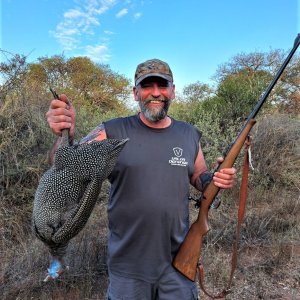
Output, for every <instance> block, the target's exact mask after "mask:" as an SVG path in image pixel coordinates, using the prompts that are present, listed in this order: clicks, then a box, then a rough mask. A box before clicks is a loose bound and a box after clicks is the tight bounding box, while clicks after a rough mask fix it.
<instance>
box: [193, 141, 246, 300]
mask: <svg viewBox="0 0 300 300" xmlns="http://www.w3.org/2000/svg"><path fill="white" fill-rule="evenodd" d="M250 144H251V139H250V137H249V136H248V137H247V139H246V141H245V146H246V153H245V157H244V164H243V175H242V182H241V188H240V199H239V210H238V220H237V226H236V233H235V240H234V242H233V250H232V258H231V272H230V277H229V281H228V285H227V288H226V289H224V290H223V291H222V292H220V293H219V294H217V295H212V294H211V293H209V292H207V291H206V289H205V287H204V268H203V265H202V263H201V261H200V262H199V264H198V266H197V270H198V280H199V285H200V288H201V290H202V291H203V292H204V294H205V295H207V296H208V297H210V298H211V299H221V298H224V297H225V296H226V295H227V294H229V293H230V292H231V290H230V288H231V284H232V280H233V274H234V271H235V269H236V267H237V259H238V244H239V239H240V231H241V225H242V223H243V219H244V215H245V208H246V202H247V192H248V174H249V147H250Z"/></svg>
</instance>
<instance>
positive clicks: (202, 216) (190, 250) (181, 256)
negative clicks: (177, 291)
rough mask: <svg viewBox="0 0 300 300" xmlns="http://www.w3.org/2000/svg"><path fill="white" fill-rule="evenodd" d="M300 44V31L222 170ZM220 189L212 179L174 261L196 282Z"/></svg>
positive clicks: (233, 157)
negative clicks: (202, 249)
mask: <svg viewBox="0 0 300 300" xmlns="http://www.w3.org/2000/svg"><path fill="white" fill-rule="evenodd" d="M299 44H300V34H298V35H297V37H296V39H295V42H294V46H293V48H292V50H291V51H290V53H289V55H288V56H287V58H286V59H285V61H284V62H283V64H282V66H281V67H280V69H279V70H278V72H277V73H276V75H275V77H274V79H273V80H272V82H271V83H270V84H269V86H268V88H267V89H266V91H265V93H264V94H263V95H262V97H261V98H260V99H259V101H258V102H257V104H256V106H255V107H254V109H253V111H252V112H251V114H250V115H249V117H248V119H247V121H246V122H245V124H244V126H243V128H242V129H241V131H240V133H239V135H238V137H237V138H236V140H235V141H234V143H233V144H232V146H231V148H230V150H229V151H228V153H226V154H225V157H224V161H223V162H222V164H221V165H219V167H218V170H219V169H223V168H231V167H232V166H233V164H234V162H235V160H236V158H237V157H238V155H239V153H240V151H241V149H242V147H243V145H244V143H245V141H246V138H247V136H248V135H249V132H250V131H251V129H252V127H253V125H254V124H255V120H254V118H255V116H256V115H257V113H258V111H259V110H260V109H261V107H262V105H263V104H264V102H265V101H266V99H267V97H268V96H269V94H270V92H271V90H272V89H273V87H274V85H275V84H276V82H277V80H278V79H279V77H280V76H281V74H282V73H283V71H284V69H285V68H286V66H287V64H288V63H289V61H290V60H291V58H292V56H293V55H294V53H295V52H296V50H297V48H298V46H299ZM218 192H219V188H218V187H216V186H215V185H214V183H213V182H210V184H209V185H208V186H207V188H206V189H205V191H204V192H203V193H202V196H201V198H200V201H199V205H200V207H199V214H198V218H197V220H196V221H195V222H194V223H193V224H192V226H191V227H190V229H189V231H188V233H187V235H186V237H185V239H184V241H183V243H182V244H181V246H180V248H179V251H178V253H177V255H176V256H175V258H174V260H173V266H174V267H175V268H176V269H177V270H178V271H179V272H181V273H182V274H183V275H185V276H186V277H187V278H189V279H190V280H192V281H195V278H196V273H197V265H198V263H199V258H200V255H201V248H202V240H203V237H204V236H205V235H206V234H207V232H208V231H209V225H208V211H209V208H210V206H211V204H212V203H213V201H214V198H215V197H216V195H217V194H218Z"/></svg>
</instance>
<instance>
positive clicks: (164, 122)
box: [139, 112, 172, 128]
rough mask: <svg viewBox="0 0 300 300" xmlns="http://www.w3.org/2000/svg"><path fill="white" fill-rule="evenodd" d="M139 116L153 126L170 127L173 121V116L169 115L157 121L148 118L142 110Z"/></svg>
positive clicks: (149, 125) (145, 122) (146, 123)
mask: <svg viewBox="0 0 300 300" xmlns="http://www.w3.org/2000/svg"><path fill="white" fill-rule="evenodd" d="M139 117H140V119H141V121H142V122H143V123H144V124H145V125H147V126H148V127H151V128H166V127H169V126H170V125H171V123H172V120H171V118H170V117H168V116H166V117H165V118H163V119H162V120H160V121H157V122H153V121H150V120H148V119H147V118H146V117H145V115H144V114H143V113H142V112H141V113H139Z"/></svg>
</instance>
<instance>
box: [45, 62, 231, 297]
mask: <svg viewBox="0 0 300 300" xmlns="http://www.w3.org/2000/svg"><path fill="white" fill-rule="evenodd" d="M133 93H134V99H135V100H136V101H138V103H139V106H140V113H138V114H137V115H134V116H130V117H126V118H117V119H114V120H110V121H108V122H104V124H101V125H99V126H98V127H97V128H96V129H95V130H93V131H92V132H91V133H90V134H89V135H88V136H87V137H85V138H83V139H82V140H81V142H82V143H84V142H91V141H93V140H103V139H105V138H129V142H128V143H127V144H126V145H125V147H124V149H123V150H122V153H121V155H120V157H119V159H118V161H117V164H116V166H115V168H114V170H113V171H112V173H111V175H110V176H109V180H110V183H111V192H110V198H109V202H108V219H109V231H110V233H109V240H108V271H109V279H110V283H109V288H108V292H107V295H108V299H110V300H117V299H131V300H135V299H136V300H142V299H145V300H150V299H159V300H163V299H165V300H176V299H178V300H181V299H185V300H192V299H197V289H196V286H195V284H194V283H193V282H191V281H190V280H188V279H187V278H185V277H184V276H183V275H181V274H180V273H179V272H177V271H176V270H175V269H174V268H173V267H172V260H173V258H174V256H175V254H176V253H177V251H178V249H179V246H180V244H181V243H182V241H183V239H184V237H185V235H186V233H187V231H188V228H189V223H188V219H189V212H188V196H189V184H192V185H193V186H194V187H196V188H197V189H198V190H200V191H201V190H203V187H204V186H205V185H206V184H207V183H208V182H209V181H210V180H211V178H212V179H213V182H214V184H215V185H216V186H218V187H220V188H231V187H232V186H233V183H234V176H235V173H236V170H235V169H234V168H226V169H222V170H220V171H219V172H216V173H215V174H214V175H213V176H210V174H209V172H208V170H207V167H206V164H205V160H204V157H203V153H202V150H201V147H200V138H201V134H200V132H199V131H198V130H197V129H196V128H195V127H193V126H191V125H190V124H187V123H185V122H181V121H177V120H175V119H173V118H171V117H169V116H168V114H167V112H168V108H169V106H170V104H171V102H172V100H173V99H174V97H175V85H174V83H173V74H172V71H171V69H170V67H169V65H168V64H167V63H165V62H163V61H161V60H158V59H151V60H148V61H146V62H144V63H141V64H139V65H138V66H137V69H136V73H135V86H134V88H133ZM67 102H68V101H67V97H66V96H65V95H61V96H60V100H53V101H52V102H51V106H50V109H49V111H48V113H47V120H48V123H49V126H50V127H51V128H52V130H53V131H54V133H55V134H56V135H60V134H61V130H62V129H63V128H70V133H71V135H74V129H75V110H74V108H73V106H72V105H71V104H67Z"/></svg>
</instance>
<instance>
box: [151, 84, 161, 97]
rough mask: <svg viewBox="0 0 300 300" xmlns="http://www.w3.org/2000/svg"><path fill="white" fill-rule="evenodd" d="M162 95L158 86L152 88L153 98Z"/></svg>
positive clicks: (154, 85)
mask: <svg viewBox="0 0 300 300" xmlns="http://www.w3.org/2000/svg"><path fill="white" fill-rule="evenodd" d="M160 95H161V92H160V88H159V86H158V85H157V84H153V87H152V96H153V97H159V96H160Z"/></svg>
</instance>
